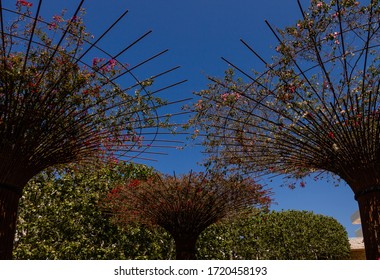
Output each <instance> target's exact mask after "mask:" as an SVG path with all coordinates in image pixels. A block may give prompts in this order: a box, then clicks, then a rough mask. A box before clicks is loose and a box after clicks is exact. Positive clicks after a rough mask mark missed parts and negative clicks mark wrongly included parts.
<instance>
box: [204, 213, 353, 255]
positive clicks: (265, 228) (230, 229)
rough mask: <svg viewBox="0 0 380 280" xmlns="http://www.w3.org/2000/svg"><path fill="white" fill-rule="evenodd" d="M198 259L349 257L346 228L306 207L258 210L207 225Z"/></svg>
mask: <svg viewBox="0 0 380 280" xmlns="http://www.w3.org/2000/svg"><path fill="white" fill-rule="evenodd" d="M198 248H199V254H198V257H199V258H200V259H271V260H301V259H306V260H315V259H318V260H329V259H349V258H350V255H349V254H350V245H349V241H348V237H347V232H346V230H345V229H344V227H343V226H342V225H341V224H339V223H338V222H337V221H336V220H335V219H333V218H331V217H327V216H323V215H317V214H313V213H312V212H306V211H282V212H271V213H268V214H262V215H259V216H256V217H253V218H252V219H246V220H241V221H237V222H235V223H233V224H224V225H216V226H213V227H210V228H209V229H208V230H207V231H205V233H204V234H203V235H202V236H201V239H200V242H199V244H198Z"/></svg>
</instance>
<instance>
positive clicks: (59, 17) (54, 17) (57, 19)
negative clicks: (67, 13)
mask: <svg viewBox="0 0 380 280" xmlns="http://www.w3.org/2000/svg"><path fill="white" fill-rule="evenodd" d="M53 20H55V21H56V22H64V21H65V20H64V19H63V18H62V17H61V16H58V15H55V16H53Z"/></svg>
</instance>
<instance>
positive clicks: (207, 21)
mask: <svg viewBox="0 0 380 280" xmlns="http://www.w3.org/2000/svg"><path fill="white" fill-rule="evenodd" d="M9 2H11V1H9ZM31 2H33V3H34V5H35V6H36V5H37V1H36V0H33V1H31ZM78 3H79V0H69V1H59V0H54V1H53V0H49V1H44V3H43V9H42V15H43V16H44V17H45V18H48V17H49V15H52V14H55V13H57V12H59V11H60V10H61V9H62V8H68V14H70V13H73V12H74V9H75V7H76V5H77V4H78ZM302 3H304V7H306V6H307V5H308V3H309V0H304V1H302ZM83 6H84V7H85V8H86V9H87V15H86V18H85V21H86V23H87V26H88V29H89V31H90V32H91V33H93V34H94V35H95V37H96V36H99V35H100V34H101V33H102V32H103V31H104V30H105V29H106V28H107V27H108V26H109V25H110V24H112V23H113V21H114V20H115V19H117V18H118V16H119V15H120V14H121V13H122V12H123V11H124V10H125V9H128V10H129V12H128V14H127V16H126V17H125V18H124V19H123V20H122V21H121V23H120V24H119V25H118V26H116V27H115V28H114V29H113V31H112V32H111V33H110V34H109V35H108V36H107V37H106V38H104V40H103V41H101V42H100V43H99V46H101V47H102V48H104V49H106V50H107V51H109V52H111V53H118V52H119V51H120V50H121V49H123V48H124V47H125V46H126V45H128V44H129V43H131V42H133V40H135V39H136V38H138V37H139V36H141V35H142V34H144V33H145V32H146V31H149V30H152V31H153V32H152V33H151V34H150V35H149V36H148V37H147V38H145V39H144V40H143V41H142V42H141V43H139V44H138V45H136V46H134V47H133V48H131V50H129V51H128V52H127V53H126V54H125V56H124V57H123V59H124V60H125V62H127V63H130V64H131V65H133V64H135V63H137V62H138V61H142V60H143V59H144V58H147V57H149V56H151V55H154V54H156V53H158V52H159V51H161V50H164V49H167V48H168V49H169V50H170V51H169V52H168V53H165V54H164V55H162V56H161V57H159V58H158V59H157V60H155V61H154V62H152V63H151V64H149V65H147V66H144V67H141V68H140V69H139V70H137V71H136V74H137V75H139V77H140V78H143V77H149V76H150V75H153V74H155V73H157V72H159V71H162V70H165V69H169V68H171V67H174V66H177V65H180V66H181V68H180V69H178V70H176V71H175V72H173V73H170V74H168V75H167V76H166V77H165V78H163V79H162V80H161V81H160V83H161V82H162V84H163V85H164V84H165V83H171V82H177V81H179V80H182V79H188V82H187V83H185V84H182V85H180V86H178V87H175V88H172V89H170V90H167V91H165V92H164V93H163V97H167V98H168V99H169V100H176V99H181V98H187V97H194V96H193V94H192V93H193V92H194V91H199V90H201V89H204V88H206V85H207V83H208V80H207V75H210V76H222V75H223V72H224V70H225V69H227V67H228V65H227V64H226V63H225V62H223V61H222V60H221V57H222V56H223V57H226V58H227V59H229V60H231V61H232V62H234V63H236V64H237V65H239V66H241V67H242V68H244V69H245V70H249V69H251V68H255V69H260V67H262V65H261V64H260V63H259V62H258V61H257V60H256V59H255V58H254V57H253V55H252V54H250V53H249V51H247V49H246V48H245V47H244V46H243V45H242V44H241V43H240V41H239V39H240V38H242V39H244V40H245V41H247V42H248V43H249V44H250V45H251V46H252V47H254V49H255V50H257V51H258V52H259V53H260V54H262V55H263V57H265V58H267V59H268V60H269V59H270V57H271V55H272V54H273V48H274V47H275V46H276V41H275V38H274V37H273V35H272V34H271V32H270V30H269V29H268V27H267V26H266V24H265V22H264V20H265V19H267V20H268V21H269V22H270V23H271V24H273V25H274V26H278V27H284V26H286V25H290V24H293V23H294V22H295V21H296V20H297V19H298V18H299V17H300V16H301V14H300V11H299V9H298V5H297V2H296V0H266V1H261V0H260V1H255V0H234V1H227V0H203V1H202V0H193V1H180V0H134V1H130V0H107V1H104V0H87V1H85V2H84V5H83ZM94 55H95V54H94ZM166 152H168V153H169V155H168V156H160V157H156V159H157V160H158V161H157V162H153V163H150V162H146V164H150V165H153V166H154V167H155V168H156V169H158V170H160V171H162V172H164V173H172V172H174V171H175V172H176V173H183V172H188V171H189V170H191V169H193V170H194V169H195V170H199V169H200V167H197V162H199V161H201V158H202V155H201V150H200V148H197V147H189V148H187V149H185V150H176V149H172V150H166ZM279 183H280V182H278V180H275V183H273V184H271V185H270V187H271V188H272V189H273V191H274V192H275V196H274V199H275V200H276V202H277V205H274V206H273V209H276V210H281V209H298V210H310V211H313V212H315V213H319V214H324V215H329V216H332V217H334V218H336V219H337V220H338V221H339V222H340V223H341V224H343V225H344V226H345V227H346V229H347V231H348V233H349V236H353V235H354V231H355V229H357V226H353V225H351V221H350V216H351V214H352V213H353V212H355V211H356V209H357V204H356V201H355V200H354V198H353V193H352V192H351V190H350V189H349V188H348V187H347V186H346V185H342V186H340V187H334V186H333V185H332V184H331V183H329V182H326V181H318V182H314V181H310V182H308V184H307V186H306V187H305V188H297V189H295V190H290V189H287V188H280V187H278V185H279Z"/></svg>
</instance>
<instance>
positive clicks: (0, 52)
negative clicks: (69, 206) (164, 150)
mask: <svg viewBox="0 0 380 280" xmlns="http://www.w3.org/2000/svg"><path fill="white" fill-rule="evenodd" d="M83 2H84V0H82V1H80V3H79V4H78V6H77V9H76V11H75V13H74V14H72V15H70V16H68V15H66V14H65V13H61V14H57V15H55V16H53V18H52V19H51V20H46V21H45V20H44V19H43V18H42V17H41V16H40V10H41V6H42V1H41V0H39V1H34V3H32V2H28V1H24V0H17V1H15V2H12V7H10V8H8V7H6V6H4V1H0V41H1V44H0V259H8V258H11V257H12V245H13V239H14V233H15V222H16V216H17V208H18V201H19V198H20V196H21V194H22V190H23V187H24V186H25V184H26V183H27V181H28V180H29V179H31V178H32V177H33V176H34V175H36V174H37V173H38V172H40V171H42V170H44V169H45V168H47V167H51V166H58V165H60V164H67V163H90V164H93V165H95V164H96V162H97V161H99V160H108V161H109V160H111V161H112V160H114V159H121V160H127V161H128V160H132V159H135V158H141V157H142V155H143V154H156V153H157V152H155V151H154V146H155V145H156V144H155V143H157V142H158V143H159V144H158V145H160V147H164V146H168V147H169V145H172V143H173V142H174V141H169V140H167V143H165V142H166V140H165V139H160V138H159V134H160V131H161V130H160V131H159V129H160V128H161V127H163V126H165V125H168V122H167V121H166V119H167V117H168V115H166V114H165V115H164V114H163V115H160V114H159V113H158V112H159V111H160V108H161V107H163V106H165V105H169V104H174V103H176V102H177V101H173V102H171V103H169V102H166V101H164V100H161V99H160V98H159V97H158V96H157V95H156V94H155V93H158V92H160V91H162V90H164V89H166V88H169V87H172V86H174V85H176V84H179V83H181V82H182V81H181V82H178V83H175V84H171V85H167V86H165V87H164V88H160V89H156V90H154V91H152V90H148V88H149V86H150V85H151V84H152V81H153V80H155V79H158V78H159V77H160V76H162V75H164V74H166V73H169V72H171V71H173V70H175V69H176V68H177V67H174V68H172V69H169V70H166V71H163V72H161V73H159V74H156V75H152V76H151V77H149V78H144V79H142V80H139V79H138V78H137V76H136V75H134V74H133V71H134V70H135V69H137V68H139V67H140V66H142V65H144V64H146V63H147V62H150V61H151V60H153V59H154V58H156V57H158V56H160V55H161V54H163V53H164V52H165V51H163V52H160V53H158V54H156V55H154V56H152V57H150V58H147V59H145V60H143V61H141V62H140V63H138V64H136V65H135V66H128V65H126V64H124V63H122V62H120V61H119V58H120V56H121V55H122V54H123V53H125V52H126V51H127V50H128V49H130V48H131V47H132V46H134V45H135V44H137V43H138V42H139V41H140V40H142V39H143V38H145V37H146V36H147V35H148V34H149V33H150V32H147V33H146V34H144V35H143V36H141V37H140V38H138V39H137V40H135V41H133V42H132V43H131V44H130V45H128V46H127V47H126V48H124V49H123V50H122V51H120V53H118V54H117V55H112V54H109V53H108V52H107V51H105V50H104V49H101V48H100V47H98V43H99V42H100V40H102V39H103V37H105V35H106V34H107V33H109V31H110V30H112V28H113V27H114V26H115V25H116V24H117V23H118V22H119V21H120V20H121V19H122V18H123V17H124V16H125V15H126V13H127V12H124V13H123V14H122V15H121V16H120V17H119V18H118V19H117V20H116V21H115V22H114V23H113V24H112V25H111V26H110V27H109V28H108V29H107V30H106V31H105V32H104V33H103V34H102V35H101V36H99V37H98V39H96V40H94V39H92V37H91V35H90V34H89V33H88V32H87V31H86V29H85V26H84V22H83V17H82V11H83V10H82V5H83ZM15 3H16V8H15V6H14V4H15ZM94 50H95V51H96V53H97V54H99V55H100V57H91V56H90V53H91V52H92V51H94ZM127 76H128V77H130V80H132V81H133V82H132V83H130V84H129V85H125V83H123V78H126V77H127ZM122 86H123V87H122ZM149 89H150V88H149ZM178 102H179V101H178ZM168 111H169V110H168ZM160 142H162V143H160ZM169 143H171V144H169ZM152 149H153V150H152ZM157 154H159V153H157Z"/></svg>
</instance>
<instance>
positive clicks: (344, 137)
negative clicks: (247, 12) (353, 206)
mask: <svg viewBox="0 0 380 280" xmlns="http://www.w3.org/2000/svg"><path fill="white" fill-rule="evenodd" d="M298 4H299V7H300V11H301V15H302V18H301V19H300V20H299V21H298V22H297V23H296V24H295V25H294V26H290V27H287V28H285V29H282V30H276V29H274V28H273V27H272V26H271V25H270V24H269V23H268V26H269V28H270V30H271V31H272V32H273V34H274V36H275V37H276V38H277V39H278V46H277V48H276V52H277V55H276V56H275V57H274V58H273V61H271V62H267V61H266V60H265V59H264V58H263V57H262V56H260V55H259V54H258V53H257V52H256V51H255V50H254V49H253V48H252V47H251V46H250V45H249V44H248V43H246V42H245V41H243V40H242V42H243V44H244V45H245V46H246V47H247V48H248V50H249V51H250V52H251V53H252V54H254V56H255V57H256V58H258V59H259V60H261V61H262V62H263V63H264V65H265V67H266V70H265V71H264V72H263V73H262V74H250V73H248V72H247V71H244V70H243V69H241V68H239V67H238V66H236V65H234V64H233V63H231V62H229V61H228V60H227V59H224V60H225V61H227V62H228V63H229V64H230V65H232V66H233V67H234V68H235V71H236V70H237V71H239V72H240V74H243V75H244V76H245V77H246V78H248V79H249V80H250V82H249V83H244V82H243V81H242V80H239V79H236V78H234V76H233V75H234V73H233V72H234V71H229V72H227V75H226V77H225V78H224V79H222V80H219V79H213V81H214V83H213V84H211V85H210V87H209V89H207V90H205V91H202V92H200V93H199V95H200V96H201V97H202V99H201V100H200V101H198V103H197V104H196V108H195V109H196V111H197V116H196V118H195V119H194V121H198V123H199V124H200V125H201V129H203V130H204V131H206V132H207V138H206V139H205V143H204V144H205V145H206V146H207V147H208V148H207V150H208V152H210V154H211V155H212V157H211V161H214V163H217V164H219V166H227V165H229V166H233V168H241V169H243V170H245V171H247V172H258V173H260V174H273V173H275V174H280V175H285V176H289V177H291V178H296V179H300V178H301V179H302V178H303V177H305V176H307V175H311V174H313V175H315V174H316V172H328V173H330V174H334V175H337V176H338V177H339V178H341V179H343V180H344V181H345V182H346V183H347V184H348V185H349V186H350V188H351V189H352V190H353V192H354V194H355V199H356V200H357V201H358V204H359V209H360V215H361V222H362V229H363V235H364V242H365V248H366V255H367V258H368V259H378V258H379V257H380V118H379V116H380V114H379V113H380V111H379V108H380V98H379V93H380V91H379V88H380V75H379V74H380V65H379V59H380V55H379V46H380V45H379V43H380V32H379V28H380V4H379V1H375V0H372V1H368V3H367V4H366V5H361V4H360V3H359V2H358V1H351V0H333V1H318V0H312V1H311V6H310V8H309V9H308V10H304V9H303V7H302V5H301V4H300V2H299V1H298ZM301 185H304V183H303V181H301Z"/></svg>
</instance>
